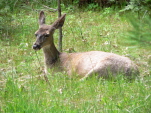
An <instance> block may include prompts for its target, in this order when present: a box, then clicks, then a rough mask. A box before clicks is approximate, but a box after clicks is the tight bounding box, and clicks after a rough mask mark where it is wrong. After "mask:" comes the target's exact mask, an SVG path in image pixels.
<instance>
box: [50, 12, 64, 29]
mask: <svg viewBox="0 0 151 113" xmlns="http://www.w3.org/2000/svg"><path fill="white" fill-rule="evenodd" d="M65 16H66V14H63V15H62V16H61V17H60V18H58V20H56V21H55V22H54V23H53V24H52V26H53V27H55V28H56V29H58V28H59V27H62V26H63V24H64V21H65Z"/></svg>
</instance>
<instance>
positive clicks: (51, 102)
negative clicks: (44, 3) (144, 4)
mask: <svg viewBox="0 0 151 113" xmlns="http://www.w3.org/2000/svg"><path fill="white" fill-rule="evenodd" d="M64 12H65V11H64ZM110 12H112V10H110V9H107V10H106V11H104V12H91V11H88V12H74V13H68V14H67V18H66V21H65V25H64V27H63V36H64V37H63V51H64V52H69V50H73V51H74V52H80V51H91V50H100V51H106V52H114V53H117V54H120V55H125V56H129V57H130V58H131V59H132V60H134V62H135V63H136V64H137V65H138V66H139V69H140V72H141V76H144V77H140V79H138V80H137V79H136V80H134V81H132V82H130V81H127V80H125V79H123V78H122V77H121V78H119V79H117V80H116V81H114V80H104V79H100V80H97V79H96V78H95V77H92V78H89V79H88V80H86V81H83V82H80V81H79V79H78V77H76V76H75V77H72V78H69V77H68V76H67V75H66V74H65V73H63V72H57V73H55V74H54V75H51V71H50V74H49V75H48V78H49V81H50V86H49V85H48V84H47V83H46V82H45V80H44V78H43V74H42V73H43V69H44V63H43V55H42V54H43V53H42V51H38V52H35V51H34V50H32V48H31V47H32V44H33V42H34V41H35V38H34V32H35V31H36V30H37V29H38V22H37V19H38V12H35V11H30V12H23V13H16V14H12V16H13V18H14V20H13V21H12V22H11V24H10V25H11V26H12V27H13V28H14V29H12V32H11V33H10V34H7V37H5V33H7V32H4V31H2V38H1V40H0V48H1V56H0V70H1V71H0V111H1V112H6V113H7V112H14V113H15V112H21V113H22V112H28V113H30V112H33V113H39V112H45V113H50V112H58V113H59V112H61V113H62V112H67V113H74V112H75V113H77V112H84V113H89V112H90V113H92V112H105V113H106V112H107V113H117V112H125V113H126V112H134V113H139V112H144V113H147V112H150V110H151V109H150V108H151V101H150V100H151V95H150V92H151V88H150V86H151V78H150V74H151V70H150V68H149V67H150V64H149V61H150V57H149V55H150V50H148V49H145V48H139V46H137V45H130V44H127V43H124V42H123V40H124V41H125V40H129V39H127V38H126V36H125V34H126V33H127V31H128V30H129V29H132V26H131V24H130V23H129V22H128V21H127V19H126V18H127V17H126V16H124V15H123V16H120V15H119V14H118V13H115V12H112V13H110ZM46 15H47V18H46V19H47V23H51V22H53V21H54V20H55V19H56V18H57V13H52V12H47V11H46ZM54 35H55V36H54V37H55V44H57V40H58V38H57V36H58V34H57V31H56V33H55V34H54Z"/></svg>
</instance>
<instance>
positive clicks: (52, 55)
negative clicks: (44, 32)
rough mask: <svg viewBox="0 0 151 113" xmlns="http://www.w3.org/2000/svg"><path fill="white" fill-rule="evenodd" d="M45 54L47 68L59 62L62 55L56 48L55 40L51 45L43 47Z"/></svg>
mask: <svg viewBox="0 0 151 113" xmlns="http://www.w3.org/2000/svg"><path fill="white" fill-rule="evenodd" d="M43 52H44V57H45V64H46V66H47V67H52V66H53V65H54V64H55V63H56V61H57V60H58V58H59V54H60V52H59V51H58V50H57V48H56V47H55V45H54V42H53V40H52V41H51V43H50V44H49V45H47V46H45V47H43Z"/></svg>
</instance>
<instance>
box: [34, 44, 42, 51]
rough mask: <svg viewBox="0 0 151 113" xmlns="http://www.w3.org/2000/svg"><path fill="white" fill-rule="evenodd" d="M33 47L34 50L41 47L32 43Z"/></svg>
mask: <svg viewBox="0 0 151 113" xmlns="http://www.w3.org/2000/svg"><path fill="white" fill-rule="evenodd" d="M33 49H34V50H40V49H41V46H40V45H36V44H34V45H33Z"/></svg>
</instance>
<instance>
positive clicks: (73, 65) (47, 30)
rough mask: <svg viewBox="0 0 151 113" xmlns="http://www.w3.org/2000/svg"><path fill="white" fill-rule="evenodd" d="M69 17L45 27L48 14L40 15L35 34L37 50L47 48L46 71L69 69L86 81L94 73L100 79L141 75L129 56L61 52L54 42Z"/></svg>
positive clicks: (63, 17)
mask: <svg viewBox="0 0 151 113" xmlns="http://www.w3.org/2000/svg"><path fill="white" fill-rule="evenodd" d="M65 16H66V14H64V15H62V16H61V17H60V18H59V19H58V20H56V21H55V22H54V23H53V24H52V25H45V16H44V12H43V11H41V12H40V15H39V29H38V30H37V31H36V32H35V35H36V37H37V40H36V42H35V43H34V45H33V49H35V50H39V49H41V48H43V52H44V57H45V64H46V69H45V72H46V73H47V68H57V71H58V70H59V71H62V70H65V71H66V72H67V74H68V75H73V73H76V74H77V75H79V76H81V78H82V79H85V78H87V77H88V76H90V75H92V74H98V77H101V76H103V77H108V76H109V75H113V76H116V75H117V74H119V73H122V74H124V75H126V76H132V75H137V74H138V69H137V66H136V65H135V64H134V63H133V62H132V61H131V60H130V59H129V58H127V57H123V56H120V55H116V54H113V53H107V52H102V51H89V52H82V53H61V52H59V51H58V50H57V49H56V47H55V45H54V41H53V33H54V31H55V29H58V28H59V27H62V26H63V24H64V21H65Z"/></svg>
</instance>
